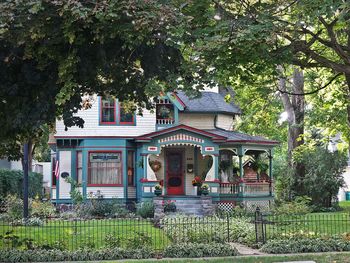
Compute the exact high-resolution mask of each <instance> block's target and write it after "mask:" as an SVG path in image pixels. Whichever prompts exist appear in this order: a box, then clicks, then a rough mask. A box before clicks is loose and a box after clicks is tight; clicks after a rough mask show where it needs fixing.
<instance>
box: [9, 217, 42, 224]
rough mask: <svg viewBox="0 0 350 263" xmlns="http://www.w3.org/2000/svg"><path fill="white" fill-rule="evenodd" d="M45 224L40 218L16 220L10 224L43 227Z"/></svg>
mask: <svg viewBox="0 0 350 263" xmlns="http://www.w3.org/2000/svg"><path fill="white" fill-rule="evenodd" d="M43 224H44V222H43V221H42V220H41V219H40V218H38V217H31V218H27V219H25V218H22V219H16V220H13V221H12V222H11V223H10V225H12V226H42V225H43Z"/></svg>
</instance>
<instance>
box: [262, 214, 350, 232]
mask: <svg viewBox="0 0 350 263" xmlns="http://www.w3.org/2000/svg"><path fill="white" fill-rule="evenodd" d="M267 219H268V221H269V222H270V223H268V224H267V225H266V231H267V234H268V236H273V235H287V236H288V235H290V234H303V235H309V236H313V235H339V234H344V233H350V216H349V214H348V213H310V214H307V215H285V216H269V217H267Z"/></svg>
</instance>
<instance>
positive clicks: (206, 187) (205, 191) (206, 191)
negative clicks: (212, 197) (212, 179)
mask: <svg viewBox="0 0 350 263" xmlns="http://www.w3.org/2000/svg"><path fill="white" fill-rule="evenodd" d="M201 190H202V194H203V195H208V194H209V185H207V184H203V185H202V187H201Z"/></svg>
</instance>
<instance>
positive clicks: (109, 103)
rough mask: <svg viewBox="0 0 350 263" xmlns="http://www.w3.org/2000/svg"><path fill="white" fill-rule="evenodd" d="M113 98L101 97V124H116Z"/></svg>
mask: <svg viewBox="0 0 350 263" xmlns="http://www.w3.org/2000/svg"><path fill="white" fill-rule="evenodd" d="M115 113H116V109H115V99H113V98H103V99H101V113H100V115H101V116H100V118H101V119H100V122H101V123H102V124H116V123H117V122H116V117H115Z"/></svg>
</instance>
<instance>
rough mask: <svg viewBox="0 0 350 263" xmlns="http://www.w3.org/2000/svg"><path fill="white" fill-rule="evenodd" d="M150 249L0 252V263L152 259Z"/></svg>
mask: <svg viewBox="0 0 350 263" xmlns="http://www.w3.org/2000/svg"><path fill="white" fill-rule="evenodd" d="M155 255H156V254H155V252H154V251H152V250H150V249H148V248H147V249H146V248H143V249H133V250H126V249H122V248H114V249H102V250H96V251H94V250H76V251H68V250H57V249H55V250H42V249H40V250H0V262H52V261H89V260H92V261H95V260H117V259H146V258H154V257H155Z"/></svg>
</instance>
